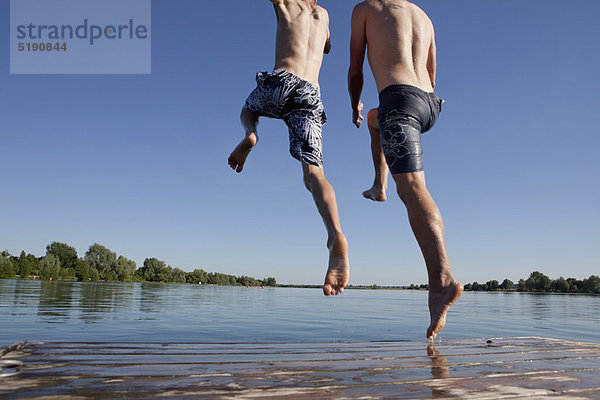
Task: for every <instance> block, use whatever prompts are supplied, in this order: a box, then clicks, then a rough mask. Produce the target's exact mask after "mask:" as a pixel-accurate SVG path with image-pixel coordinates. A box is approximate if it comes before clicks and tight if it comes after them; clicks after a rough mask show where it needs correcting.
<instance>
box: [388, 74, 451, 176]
mask: <svg viewBox="0 0 600 400" xmlns="http://www.w3.org/2000/svg"><path fill="white" fill-rule="evenodd" d="M442 103H443V101H442V100H440V99H439V98H438V97H437V95H436V94H435V93H434V92H424V91H423V90H421V89H419V88H417V87H415V86H410V85H391V86H388V87H386V88H385V89H383V90H382V91H381V93H379V110H378V115H377V120H378V123H379V131H380V134H381V147H382V148H383V153H384V155H385V160H386V162H387V164H388V166H389V167H390V172H391V173H392V174H403V173H409V172H419V171H423V151H422V149H421V134H422V133H425V132H427V131H429V130H430V129H431V128H433V126H434V125H435V123H436V121H437V119H438V116H439V114H440V112H441V111H442Z"/></svg>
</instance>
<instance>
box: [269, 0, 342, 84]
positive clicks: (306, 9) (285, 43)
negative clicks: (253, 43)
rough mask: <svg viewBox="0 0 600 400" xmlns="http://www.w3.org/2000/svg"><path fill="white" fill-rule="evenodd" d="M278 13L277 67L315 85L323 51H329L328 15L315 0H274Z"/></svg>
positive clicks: (317, 80)
mask: <svg viewBox="0 0 600 400" xmlns="http://www.w3.org/2000/svg"><path fill="white" fill-rule="evenodd" d="M271 2H272V3H273V5H274V7H275V12H276V13H277V21H278V23H277V41H276V47H275V69H284V70H286V71H288V72H291V73H293V74H294V75H297V76H299V77H300V78H302V79H304V80H307V81H309V82H311V83H313V84H315V85H317V86H318V85H319V71H320V69H321V63H322V62H323V54H324V53H328V52H329V47H330V42H329V15H328V14H327V11H326V10H325V9H324V8H323V7H319V6H318V5H316V1H312V0H271Z"/></svg>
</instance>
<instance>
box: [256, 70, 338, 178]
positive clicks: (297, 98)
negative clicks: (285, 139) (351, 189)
mask: <svg viewBox="0 0 600 400" xmlns="http://www.w3.org/2000/svg"><path fill="white" fill-rule="evenodd" d="M256 83H257V86H256V89H254V91H253V92H252V93H250V96H248V99H246V104H245V107H246V108H247V109H249V110H250V111H253V112H255V113H257V114H259V115H261V116H265V117H269V118H278V119H282V120H283V121H284V122H285V124H286V125H287V126H288V128H289V131H290V154H291V155H292V157H294V158H295V159H297V160H300V161H303V162H305V163H307V164H311V165H316V166H318V167H321V166H322V165H323V138H322V136H321V132H322V128H323V125H324V124H325V122H327V116H326V115H325V109H324V108H323V102H322V101H321V91H320V90H319V88H318V87H317V86H315V85H313V84H312V83H310V82H307V81H305V80H303V79H301V78H299V77H298V76H296V75H294V74H292V73H290V72H287V71H284V70H275V71H273V72H259V73H257V74H256Z"/></svg>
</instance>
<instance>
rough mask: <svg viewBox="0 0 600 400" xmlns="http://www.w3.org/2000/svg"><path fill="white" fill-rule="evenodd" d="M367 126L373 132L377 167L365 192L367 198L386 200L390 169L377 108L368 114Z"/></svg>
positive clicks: (372, 142) (372, 140)
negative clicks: (384, 149) (382, 142)
mask: <svg viewBox="0 0 600 400" xmlns="http://www.w3.org/2000/svg"><path fill="white" fill-rule="evenodd" d="M367 126H368V128H369V133H370V134H371V154H372V155H373V166H374V167H375V180H374V182H373V186H372V187H371V188H370V189H369V190H366V191H364V192H363V196H364V197H365V198H366V199H369V200H373V201H386V200H387V196H386V194H385V191H386V190H387V185H388V173H389V169H388V166H387V164H386V162H385V156H384V155H383V149H382V148H381V137H380V134H379V124H378V123H377V109H376V108H374V109H372V110H371V111H369V113H368V114H367Z"/></svg>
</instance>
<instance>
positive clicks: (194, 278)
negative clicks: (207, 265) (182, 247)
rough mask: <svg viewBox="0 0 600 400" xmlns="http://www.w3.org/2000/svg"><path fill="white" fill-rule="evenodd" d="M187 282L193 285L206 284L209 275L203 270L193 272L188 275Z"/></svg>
mask: <svg viewBox="0 0 600 400" xmlns="http://www.w3.org/2000/svg"><path fill="white" fill-rule="evenodd" d="M186 281H187V283H193V284H198V283H204V284H205V283H208V274H207V273H206V271H204V270H203V269H195V270H193V271H192V272H190V273H189V274H187V277H186Z"/></svg>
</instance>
